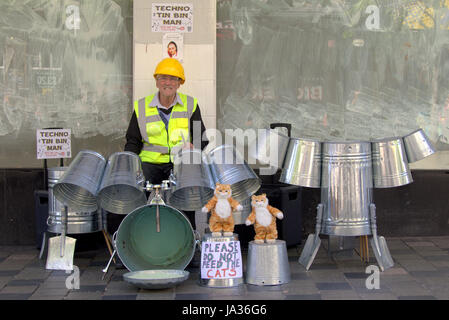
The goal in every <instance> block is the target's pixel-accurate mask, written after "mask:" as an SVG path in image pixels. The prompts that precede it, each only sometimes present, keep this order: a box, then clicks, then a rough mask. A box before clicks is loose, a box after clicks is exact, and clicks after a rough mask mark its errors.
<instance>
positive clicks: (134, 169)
mask: <svg viewBox="0 0 449 320" xmlns="http://www.w3.org/2000/svg"><path fill="white" fill-rule="evenodd" d="M144 182H145V177H144V175H143V172H142V164H141V161H140V158H139V156H138V155H136V154H135V153H132V152H116V153H114V154H112V155H111V156H110V157H109V159H108V162H107V165H106V169H105V171H104V175H103V179H102V181H101V185H100V191H99V192H98V197H97V199H98V204H99V206H100V207H102V208H103V209H105V210H107V211H108V212H112V213H116V214H128V213H130V212H131V211H133V210H134V209H135V208H137V207H140V206H143V205H144V204H145V203H146V202H147V198H146V196H145V193H144V191H143V185H144Z"/></svg>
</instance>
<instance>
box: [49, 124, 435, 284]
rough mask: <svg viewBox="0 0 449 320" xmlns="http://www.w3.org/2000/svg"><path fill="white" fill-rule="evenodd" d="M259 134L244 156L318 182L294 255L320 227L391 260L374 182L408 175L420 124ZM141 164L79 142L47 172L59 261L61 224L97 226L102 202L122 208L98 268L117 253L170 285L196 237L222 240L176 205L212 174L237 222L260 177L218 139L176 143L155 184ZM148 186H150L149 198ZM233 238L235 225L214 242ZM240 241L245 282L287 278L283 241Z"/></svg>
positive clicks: (143, 277)
mask: <svg viewBox="0 0 449 320" xmlns="http://www.w3.org/2000/svg"><path fill="white" fill-rule="evenodd" d="M260 137H261V138H260ZM260 137H259V140H258V141H257V143H256V144H255V147H254V148H253V149H251V150H250V153H249V156H250V157H253V158H255V159H257V160H258V161H259V163H261V164H267V165H273V166H274V167H275V168H279V169H281V170H282V172H281V176H280V182H283V183H286V184H291V185H296V186H302V187H309V188H321V203H320V204H319V205H318V208H317V218H316V231H315V234H310V235H309V237H308V238H307V241H306V243H305V245H304V248H303V251H302V253H301V256H300V258H299V263H300V264H302V265H303V266H304V267H305V268H306V269H307V270H308V269H309V268H310V266H311V264H312V263H313V260H314V258H315V255H316V253H317V251H318V249H319V247H320V243H321V240H320V238H319V234H324V235H329V236H339V237H349V236H350V237H355V236H359V237H361V239H362V237H364V239H365V241H366V243H364V244H363V248H364V249H367V243H368V236H369V237H370V238H371V239H370V241H371V245H372V249H373V251H374V254H375V256H376V259H377V262H378V264H379V266H380V268H381V269H382V270H385V269H388V268H390V267H392V266H393V260H392V258H391V256H390V253H389V251H388V247H387V245H386V242H385V239H384V238H383V237H379V236H378V235H377V226H376V213H375V205H374V203H373V188H391V187H397V186H402V185H405V184H408V183H411V182H412V181H413V179H412V176H411V173H410V169H409V167H408V164H409V163H410V162H414V161H418V160H420V159H423V158H424V157H426V156H428V155H431V154H432V153H434V152H435V149H434V148H433V147H432V145H431V143H430V141H429V140H428V138H427V137H426V135H425V133H424V132H423V131H422V130H421V129H419V130H416V131H414V132H412V133H411V134H409V135H407V136H405V137H402V138H401V137H394V138H387V139H382V140H373V141H369V142H368V141H356V142H320V141H316V140H310V139H301V138H292V137H290V133H289V136H284V135H282V134H280V133H279V132H277V131H275V130H273V129H269V130H266V131H265V132H264V134H263V135H261V136H260ZM273 146H277V147H275V148H273ZM142 172H143V171H142V167H141V162H140V158H139V157H138V156H137V155H135V154H133V153H130V152H117V153H114V154H112V155H111V156H110V157H109V158H108V160H107V161H106V159H105V158H104V157H103V156H102V155H100V154H98V153H97V152H94V151H90V150H83V151H80V152H79V153H78V155H77V156H76V157H75V159H74V160H73V161H72V163H71V164H70V166H69V167H60V168H55V169H54V170H53V171H50V175H49V176H50V178H51V179H52V183H51V192H52V194H51V198H52V199H53V198H54V199H53V200H52V201H53V202H52V203H51V204H50V208H51V210H50V211H51V212H50V213H49V223H48V225H49V228H50V229H51V231H52V232H55V233H61V237H64V239H59V240H60V241H62V242H63V243H62V244H60V242H58V244H60V251H59V253H53V255H57V257H56V258H55V257H53V258H54V259H55V260H56V261H57V260H58V259H59V260H60V259H61V258H62V257H63V256H64V254H63V253H64V250H65V247H67V241H66V239H65V238H68V237H66V234H67V233H69V234H70V233H76V232H80V233H82V232H86V231H87V232H94V231H99V230H103V225H102V223H101V221H99V219H98V210H99V209H104V210H105V211H107V212H108V214H109V213H111V214H119V215H126V217H125V218H124V219H123V220H122V222H121V224H120V226H119V228H118V229H117V231H116V233H115V234H114V235H113V237H112V239H110V238H109V241H107V243H108V248H109V251H110V253H111V259H110V260H109V262H108V265H107V266H106V268H105V269H103V272H104V275H106V273H107V271H108V268H109V265H110V263H111V261H112V260H113V258H114V255H115V254H117V255H118V256H119V257H120V259H121V261H122V263H123V264H124V266H125V267H126V268H127V269H128V270H129V271H130V272H129V273H127V274H126V276H124V279H125V280H126V281H128V282H130V283H132V284H134V285H136V286H140V287H142V288H161V287H164V286H165V287H168V286H173V285H177V284H179V283H181V282H182V281H184V280H185V279H186V278H187V277H188V273H187V276H186V272H187V271H185V270H184V269H185V268H186V266H187V265H188V264H189V262H190V261H191V260H192V258H193V256H194V253H195V250H197V246H199V244H200V243H201V241H219V240H220V239H218V240H217V239H211V238H210V235H209V234H206V235H205V236H204V237H203V239H201V240H200V239H199V234H198V233H197V232H196V231H194V230H193V228H192V226H191V224H190V222H189V220H188V219H187V217H186V216H185V215H184V214H183V213H182V211H181V210H189V211H192V210H198V209H200V208H201V207H202V206H204V205H205V204H206V203H207V201H208V200H209V199H210V198H212V197H213V195H214V189H215V184H216V183H217V182H219V183H223V184H230V185H231V188H232V196H233V198H234V199H236V200H237V201H239V202H240V203H241V204H242V206H243V210H242V211H241V212H236V213H234V214H235V222H236V224H243V223H244V221H245V220H246V218H247V216H248V215H249V213H250V212H251V202H250V197H251V196H252V195H253V194H255V193H256V192H257V190H258V189H259V188H260V186H261V180H260V178H259V177H258V176H257V175H256V174H255V173H254V171H253V170H252V169H251V168H250V167H249V165H248V164H247V162H246V161H245V160H244V158H243V157H242V156H241V155H240V154H239V153H238V152H237V150H236V149H235V148H234V147H233V146H231V145H221V146H218V147H216V148H214V149H213V150H212V151H210V152H209V153H208V154H205V153H204V152H202V151H200V150H197V149H190V150H180V151H179V152H178V154H177V155H176V156H175V157H174V168H173V172H172V174H171V175H170V178H169V180H165V181H163V182H162V184H160V185H151V184H150V183H149V182H146V181H145V178H144V176H143V173H142ZM146 192H151V195H150V197H148V199H147V196H146ZM164 199H166V200H165V201H164ZM165 202H167V204H166V203H165ZM79 212H82V214H80V213H79ZM100 217H101V215H100ZM89 228H90V229H89ZM103 232H104V230H103ZM104 233H105V232H104ZM105 234H106V233H105ZM105 237H106V235H105ZM59 238H60V237H59ZM231 238H232V239H231ZM237 240H238V235H237V234H234V235H233V237H230V238H229V239H223V240H220V241H237ZM69 243H70V241H69ZM109 245H110V246H109ZM64 246H65V247H64ZM49 249H50V247H49ZM112 249H113V250H112ZM248 249H249V250H248V259H247V267H246V278H247V283H249V284H254V285H279V284H282V283H287V282H289V281H290V270H289V262H288V256H287V251H286V245H285V241H283V240H276V241H275V242H273V243H264V244H255V243H254V242H253V241H252V242H250V244H249V248H248ZM69 250H70V249H69ZM53 251H54V250H53ZM112 251H113V252H112ZM363 252H365V253H367V251H363ZM49 253H50V250H49ZM61 254H62V255H61ZM68 256H69V258H64V259H65V260H66V261H65V262H67V259H73V254H72V255H70V254H69V255H68ZM59 262H60V261H59ZM48 264H49V263H48V261H47V265H48ZM51 264H52V263H50V265H51ZM53 265H56V266H57V267H60V265H61V264H60V263H59V264H58V263H53ZM70 267H73V264H72V265H71V264H70V263H65V264H64V267H63V268H65V270H67V269H69V270H70ZM104 275H103V277H104ZM151 277H153V278H151ZM242 282H243V281H242V279H241V280H239V279H228V281H222V280H220V281H214V280H213V279H207V280H204V279H200V285H203V286H210V287H232V286H237V285H240V284H241V283H242Z"/></svg>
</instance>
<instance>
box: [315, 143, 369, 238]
mask: <svg viewBox="0 0 449 320" xmlns="http://www.w3.org/2000/svg"><path fill="white" fill-rule="evenodd" d="M372 189H373V178H372V163H371V143H370V142H346V143H344V142H342V143H339V142H323V166H322V175H321V202H322V204H323V206H324V207H323V221H322V227H321V233H322V234H327V235H336V236H360V235H370V234H371V228H370V215H369V205H370V203H371V202H372Z"/></svg>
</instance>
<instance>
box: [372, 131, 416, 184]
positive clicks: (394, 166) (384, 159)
mask: <svg viewBox="0 0 449 320" xmlns="http://www.w3.org/2000/svg"><path fill="white" fill-rule="evenodd" d="M371 148H372V161H373V184H374V187H375V188H391V187H399V186H403V185H406V184H409V183H412V182H413V178H412V174H411V172H410V168H409V166H408V161H407V155H406V153H405V149H404V143H403V141H402V139H401V138H398V137H395V138H386V139H382V140H374V141H372V142H371Z"/></svg>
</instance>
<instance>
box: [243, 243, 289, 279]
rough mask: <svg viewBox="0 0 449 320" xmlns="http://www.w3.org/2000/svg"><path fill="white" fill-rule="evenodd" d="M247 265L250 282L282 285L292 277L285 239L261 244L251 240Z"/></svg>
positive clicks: (247, 276) (247, 277) (247, 275)
mask: <svg viewBox="0 0 449 320" xmlns="http://www.w3.org/2000/svg"><path fill="white" fill-rule="evenodd" d="M246 266H247V267H246V283H248V284H254V285H258V286H270V285H281V284H284V283H288V282H290V279H291V275H290V265H289V263H288V255H287V246H286V243H285V241H283V240H276V241H275V242H274V243H260V244H259V243H255V242H254V241H250V242H249V244H248V260H247V263H246Z"/></svg>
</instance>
